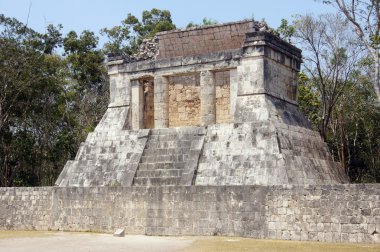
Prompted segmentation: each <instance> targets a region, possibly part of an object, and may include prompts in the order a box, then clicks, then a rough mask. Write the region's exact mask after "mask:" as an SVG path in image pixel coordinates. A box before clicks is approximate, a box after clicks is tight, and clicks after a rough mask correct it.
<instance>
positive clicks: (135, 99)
mask: <svg viewBox="0 0 380 252" xmlns="http://www.w3.org/2000/svg"><path fill="white" fill-rule="evenodd" d="M131 93H132V102H131V105H132V106H131V107H132V110H131V112H132V114H131V115H132V116H131V117H132V118H131V119H132V121H131V124H132V125H131V128H132V129H133V130H138V129H142V128H143V113H144V112H143V108H144V107H143V106H144V104H143V95H144V94H143V87H142V85H140V82H139V81H138V80H132V81H131Z"/></svg>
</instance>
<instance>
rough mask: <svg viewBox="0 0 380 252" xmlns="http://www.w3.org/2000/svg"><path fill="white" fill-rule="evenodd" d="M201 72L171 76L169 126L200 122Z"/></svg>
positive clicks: (191, 124) (189, 124)
mask: <svg viewBox="0 0 380 252" xmlns="http://www.w3.org/2000/svg"><path fill="white" fill-rule="evenodd" d="M200 107H201V100H200V80H199V74H192V75H184V76H172V77H169V127H179V126H196V125H199V124H200Z"/></svg>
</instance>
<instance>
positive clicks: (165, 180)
mask: <svg viewBox="0 0 380 252" xmlns="http://www.w3.org/2000/svg"><path fill="white" fill-rule="evenodd" d="M180 181H181V177H161V178H146V177H136V178H134V180H133V185H134V186H174V185H179V183H180Z"/></svg>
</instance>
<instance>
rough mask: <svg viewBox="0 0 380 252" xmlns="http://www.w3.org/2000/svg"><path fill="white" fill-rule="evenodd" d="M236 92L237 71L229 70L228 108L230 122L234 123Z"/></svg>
mask: <svg viewBox="0 0 380 252" xmlns="http://www.w3.org/2000/svg"><path fill="white" fill-rule="evenodd" d="M237 92H238V78H237V70H236V68H235V69H231V70H230V104H231V105H230V106H231V112H230V114H231V122H235V110H236V100H237Z"/></svg>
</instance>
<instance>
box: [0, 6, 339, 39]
mask: <svg viewBox="0 0 380 252" xmlns="http://www.w3.org/2000/svg"><path fill="white" fill-rule="evenodd" d="M152 8H158V9H166V10H169V11H170V12H171V14H172V19H173V23H174V24H175V25H176V26H177V27H179V28H183V27H186V25H187V24H188V23H189V22H190V21H193V22H195V23H201V22H202V19H203V18H204V17H206V18H208V19H213V20H216V21H218V22H219V23H223V22H231V21H238V20H242V19H246V18H252V17H254V19H255V20H262V19H265V21H266V22H267V23H268V24H269V26H271V27H273V28H277V27H278V26H279V25H280V23H281V19H283V18H285V19H287V20H292V17H293V16H294V15H295V14H306V13H314V14H321V13H327V12H332V11H334V9H332V7H329V6H326V5H324V4H322V3H321V1H319V2H318V1H315V0H190V1H184V0H0V13H2V14H4V15H5V16H8V17H14V18H17V19H18V20H19V21H21V22H23V23H28V26H29V27H30V28H32V29H34V30H36V31H39V32H44V31H45V27H46V26H47V25H48V24H53V25H58V24H62V25H63V30H62V33H63V34H66V33H67V32H69V31H71V30H74V31H76V32H78V33H80V32H82V31H83V30H85V29H87V30H91V31H93V32H95V33H97V34H98V33H99V30H100V29H102V28H105V27H107V28H110V27H113V26H115V25H119V24H120V22H121V21H122V20H123V19H125V18H126V17H127V14H128V13H132V14H133V15H135V16H136V17H138V18H141V13H142V11H143V10H151V9H152ZM101 42H104V40H103V39H101Z"/></svg>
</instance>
